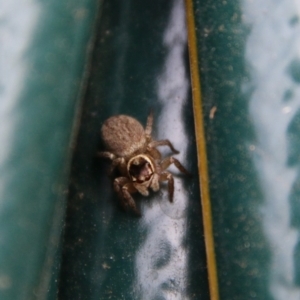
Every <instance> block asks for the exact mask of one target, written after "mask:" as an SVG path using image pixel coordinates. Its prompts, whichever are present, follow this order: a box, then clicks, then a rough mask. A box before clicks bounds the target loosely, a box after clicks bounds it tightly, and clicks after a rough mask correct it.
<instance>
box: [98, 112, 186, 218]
mask: <svg viewBox="0 0 300 300" xmlns="http://www.w3.org/2000/svg"><path fill="white" fill-rule="evenodd" d="M152 123H153V115H152V114H150V115H149V117H148V120H147V125H146V128H145V129H144V128H143V126H142V124H141V123H139V122H138V121H137V120H136V119H134V118H132V117H129V116H125V115H117V116H113V117H110V118H109V119H107V120H106V121H105V122H104V124H103V126H102V128H101V134H102V139H103V141H104V144H105V146H106V148H107V150H108V151H105V152H99V153H98V155H99V156H100V157H106V158H109V159H110V160H111V161H112V164H111V169H110V173H112V171H113V170H114V169H115V168H118V170H119V173H120V176H119V177H117V178H115V179H114V190H115V191H116V192H117V193H118V195H119V198H120V201H121V204H122V206H123V207H125V208H127V207H130V208H131V209H133V210H134V211H135V212H136V213H138V214H139V211H138V209H137V207H136V204H135V201H134V199H133V198H132V196H131V194H132V193H135V192H139V193H141V194H142V195H144V196H148V194H149V188H151V189H152V190H153V191H158V190H159V183H160V182H161V181H168V189H169V200H170V202H172V201H173V194H174V179H173V176H172V174H171V173H169V172H167V171H166V169H167V168H168V167H169V166H170V165H171V164H174V165H175V166H176V167H177V168H178V169H179V170H180V171H181V172H183V173H186V174H188V172H187V171H186V169H185V168H184V167H183V166H182V165H181V163H180V162H179V161H178V160H177V159H176V158H174V157H172V156H169V157H166V158H164V159H161V154H160V152H159V151H158V150H157V149H156V147H158V146H169V147H170V149H171V150H172V151H173V152H174V153H179V152H178V151H177V150H175V149H174V147H173V145H172V144H171V143H170V141H169V140H160V141H154V140H152V137H151V132H152Z"/></svg>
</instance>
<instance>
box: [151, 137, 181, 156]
mask: <svg viewBox="0 0 300 300" xmlns="http://www.w3.org/2000/svg"><path fill="white" fill-rule="evenodd" d="M158 146H168V147H169V148H170V149H171V150H172V152H173V153H176V154H178V153H179V151H177V150H176V149H175V148H174V146H173V145H172V143H171V142H170V141H169V140H160V141H152V142H150V143H149V144H148V147H147V149H149V148H155V147H158Z"/></svg>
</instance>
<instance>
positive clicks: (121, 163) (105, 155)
mask: <svg viewBox="0 0 300 300" xmlns="http://www.w3.org/2000/svg"><path fill="white" fill-rule="evenodd" d="M97 156H98V157H103V158H108V159H110V160H111V161H112V164H111V166H110V168H109V170H108V175H109V176H110V175H111V174H112V173H113V171H114V169H115V168H116V167H117V166H119V168H120V171H121V173H122V174H124V169H125V170H126V162H125V159H124V157H118V158H117V156H116V155H115V154H113V153H111V152H108V151H103V152H98V153H97ZM125 172H126V171H125Z"/></svg>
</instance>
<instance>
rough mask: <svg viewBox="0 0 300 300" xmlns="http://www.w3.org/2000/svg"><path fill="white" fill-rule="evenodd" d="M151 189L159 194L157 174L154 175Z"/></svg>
mask: <svg viewBox="0 0 300 300" xmlns="http://www.w3.org/2000/svg"><path fill="white" fill-rule="evenodd" d="M150 187H151V189H152V190H153V192H157V191H158V190H159V175H158V174H157V173H154V174H153V178H152V182H151V186H150Z"/></svg>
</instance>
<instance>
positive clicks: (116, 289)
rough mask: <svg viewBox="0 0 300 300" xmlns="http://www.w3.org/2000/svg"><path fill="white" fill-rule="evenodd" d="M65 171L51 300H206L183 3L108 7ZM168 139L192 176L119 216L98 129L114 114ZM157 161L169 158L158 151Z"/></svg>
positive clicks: (108, 3)
mask: <svg viewBox="0 0 300 300" xmlns="http://www.w3.org/2000/svg"><path fill="white" fill-rule="evenodd" d="M102 9H103V11H102V17H101V20H100V22H99V27H98V36H97V41H96V47H95V53H94V58H93V63H92V70H91V77H90V79H89V84H88V89H87V94H86V99H85V103H84V107H83V114H82V121H81V126H80V131H79V137H78V140H77V145H76V149H75V155H74V160H73V164H72V174H71V182H70V188H69V201H68V213H67V221H66V234H65V242H64V249H63V261H62V272H61V278H60V294H59V299H118V300H119V299H209V295H208V285H207V284H208V283H207V272H206V259H205V250H204V241H203V231H202V217H201V207H200V198H199V187H198V175H197V172H198V171H197V157H196V151H195V137H194V122H193V110H192V102H191V92H190V80H189V71H188V60H187V43H186V42H187V41H186V28H185V14H184V2H183V1H177V0H176V1H160V0H155V1H153V0H151V1H137V0H136V1H119V0H118V1H117V0H113V1H106V2H105V3H104V5H103V8H102ZM151 109H152V110H153V112H154V120H155V121H154V136H155V137H156V138H159V139H163V138H168V139H170V140H171V141H172V142H173V143H174V146H175V148H177V149H178V150H180V154H179V155H176V157H177V158H178V159H179V160H180V161H181V162H182V163H183V165H184V166H186V168H187V169H188V170H190V171H191V173H192V174H193V175H192V177H187V176H184V175H180V174H179V172H178V171H177V170H176V168H174V167H171V168H170V170H171V172H173V173H174V174H175V194H174V203H172V204H171V203H169V201H168V195H167V188H166V186H165V185H162V188H161V190H160V191H159V192H158V193H151V195H150V196H149V197H144V196H141V195H137V194H135V195H134V198H135V199H136V200H137V204H138V206H139V207H140V209H141V212H142V217H140V218H139V217H137V216H135V215H134V214H133V213H130V212H124V211H122V210H121V208H120V206H119V205H118V200H117V195H116V194H115V192H114V191H113V188H112V182H111V180H110V179H109V178H108V176H107V168H108V163H107V162H105V161H103V160H100V159H99V158H97V157H96V153H97V151H99V150H100V149H103V148H102V147H103V145H101V142H100V128H101V125H102V124H103V122H104V120H105V119H107V118H108V117H110V116H112V115H117V114H128V115H131V116H133V117H134V118H136V119H138V120H139V121H140V122H141V123H142V124H143V125H145V123H146V119H147V115H148V114H149V112H150V110H151ZM161 150H162V152H163V153H164V155H170V151H169V150H168V149H166V148H161Z"/></svg>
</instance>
